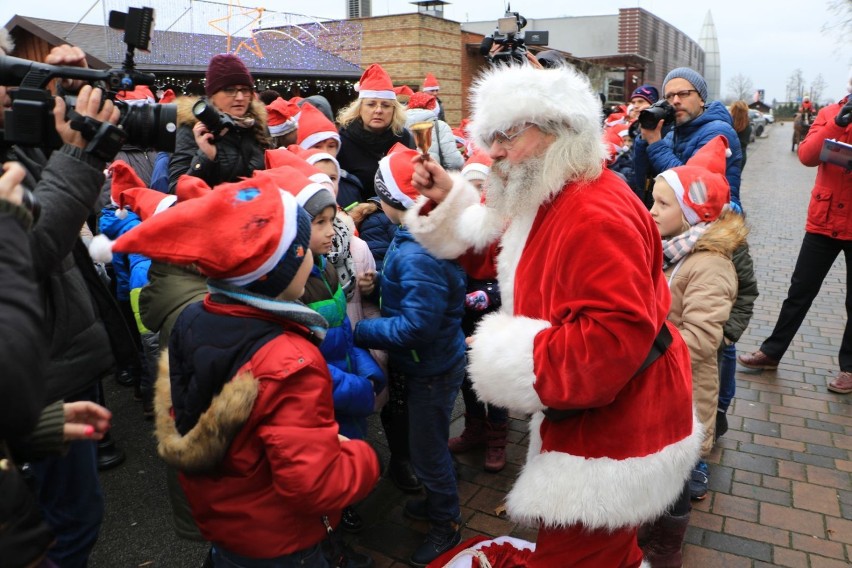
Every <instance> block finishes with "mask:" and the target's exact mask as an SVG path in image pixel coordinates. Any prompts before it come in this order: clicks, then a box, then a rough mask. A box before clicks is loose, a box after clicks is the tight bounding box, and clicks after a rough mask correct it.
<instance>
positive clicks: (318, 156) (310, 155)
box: [287, 144, 340, 177]
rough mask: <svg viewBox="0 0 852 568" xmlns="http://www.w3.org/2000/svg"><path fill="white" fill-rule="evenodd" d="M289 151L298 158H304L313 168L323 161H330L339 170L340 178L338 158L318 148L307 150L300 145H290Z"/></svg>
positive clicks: (338, 171)
mask: <svg viewBox="0 0 852 568" xmlns="http://www.w3.org/2000/svg"><path fill="white" fill-rule="evenodd" d="M287 150H289V151H290V152H293V153H294V154H296V155H297V156H298V157H300V158H302V159H303V160H305V161H306V162H307V163H309V164H310V165H312V166H313V165H314V164H316V163H317V162H321V161H322V160H330V161H331V163H333V164H334V167H336V168H337V175H338V176H340V162H338V161H337V158H335V157H334V156H332V155H331V154H329V153H328V152H324V151H322V150H318V149H317V148H308V149H307V150H305V149H304V148H302V147H301V146H299V145H298V144H290V145H289V146H287ZM309 177H310V176H309Z"/></svg>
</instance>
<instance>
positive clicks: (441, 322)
mask: <svg viewBox="0 0 852 568" xmlns="http://www.w3.org/2000/svg"><path fill="white" fill-rule="evenodd" d="M465 282H466V279H465V274H464V272H463V271H462V269H461V267H459V265H458V264H456V263H455V262H453V261H450V260H439V259H437V258H435V257H434V256H432V255H430V254H429V253H428V252H427V251H426V249H425V248H423V247H422V246H421V245H420V244H419V243H418V242H417V241H415V240H414V237H412V236H411V233H410V232H408V230H407V229H406V228H405V227H404V226H401V227H399V229H398V230H397V232H396V236H395V237H394V239H393V242H391V245H390V248H389V249H388V253H387V256H385V263H384V269H383V270H382V274H381V278H380V279H379V283H380V286H381V300H380V306H381V310H382V317H380V318H375V319H366V320H361V321H359V322H358V325H356V326H355V343H356V344H357V345H360V346H362V347H368V348H377V349H386V350H387V351H388V363H389V366H390V367H391V368H392V369H393V370H394V371H396V372H399V373H403V374H408V375H415V376H421V377H428V376H432V375H440V374H442V373H445V372H447V371H450V370H451V369H453V368H454V367H456V366H457V365H460V364H463V362H464V358H465V343H464V333H463V332H462V328H461V319H462V316H463V315H464V296H465Z"/></svg>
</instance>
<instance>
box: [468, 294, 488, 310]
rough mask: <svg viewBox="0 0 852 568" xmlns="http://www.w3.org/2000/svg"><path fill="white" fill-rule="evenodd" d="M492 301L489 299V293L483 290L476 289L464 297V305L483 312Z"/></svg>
mask: <svg viewBox="0 0 852 568" xmlns="http://www.w3.org/2000/svg"><path fill="white" fill-rule="evenodd" d="M489 304H491V302H490V301H489V300H488V294H486V293H485V292H483V291H482V290H476V291H473V292H471V293H470V294H467V295H466V296H465V297H464V306H465V307H466V308H467V309H469V310H473V311H475V312H481V311H483V310H485V309H487V308H488V306H489Z"/></svg>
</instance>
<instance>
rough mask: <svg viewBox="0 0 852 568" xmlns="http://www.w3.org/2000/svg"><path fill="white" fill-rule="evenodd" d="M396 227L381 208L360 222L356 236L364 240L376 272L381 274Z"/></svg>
mask: <svg viewBox="0 0 852 568" xmlns="http://www.w3.org/2000/svg"><path fill="white" fill-rule="evenodd" d="M370 200H371V201H373V200H375V201H378V200H379V198H378V197H373V198H371V199H370ZM397 227H398V225H394V224H393V223H391V222H390V219H388V216H387V215H385V213H384V211H382V210H381V208H380V209H379V210H378V211H376V212H375V213H372V214H370V215H367V216H366V217H364V220H363V221H361V226H360V227H358V236H359V237H361V238H362V239H364V242H366V243H367V246H368V247H369V248H370V252H371V253H373V259H374V260H375V261H376V272H379V273H381V271H382V267H383V266H384V262H385V255H386V254H387V252H388V247H390V244H391V241H393V237H394V235H396V229H397Z"/></svg>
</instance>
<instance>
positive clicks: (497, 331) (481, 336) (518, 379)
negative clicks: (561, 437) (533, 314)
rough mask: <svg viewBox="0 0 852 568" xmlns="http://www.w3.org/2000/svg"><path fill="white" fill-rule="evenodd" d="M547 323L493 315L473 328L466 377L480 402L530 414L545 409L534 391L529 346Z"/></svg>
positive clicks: (533, 371)
mask: <svg viewBox="0 0 852 568" xmlns="http://www.w3.org/2000/svg"><path fill="white" fill-rule="evenodd" d="M549 327H550V322H548V321H545V320H538V319H532V318H527V317H522V316H513V315H511V314H504V313H502V312H497V313H493V314H488V315H487V316H485V317H484V318H482V321H481V322H480V323H479V324H478V325H477V326H476V341H475V342H474V343H473V345H471V349H470V352H469V354H468V361H469V363H468V374H469V375H470V380H471V381H472V382H473V389H474V390H475V391H476V394H477V396H479V398H480V400H484V401H488V402H489V403H493V404H496V405H498V406H502V407H506V408H511V409H512V410H515V411H518V412H524V413H527V414H533V413H535V412H540V411H541V410H543V409H544V408H545V405H544V403H542V401H541V399H540V398H539V396H538V393H537V392H536V390H535V381H536V377H535V362H534V360H533V346H534V342H535V337H536V335H538V334H539V332H541V331H542V330H545V329H547V328H549Z"/></svg>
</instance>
